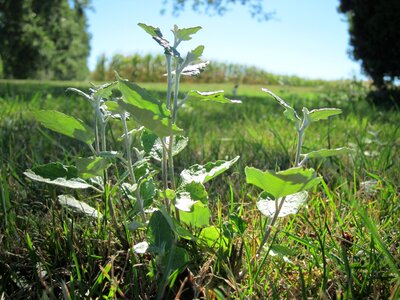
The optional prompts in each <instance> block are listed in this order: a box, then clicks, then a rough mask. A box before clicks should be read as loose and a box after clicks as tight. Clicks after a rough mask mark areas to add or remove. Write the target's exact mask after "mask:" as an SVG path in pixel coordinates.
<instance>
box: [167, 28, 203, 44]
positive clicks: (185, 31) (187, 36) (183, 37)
mask: <svg viewBox="0 0 400 300" xmlns="http://www.w3.org/2000/svg"><path fill="white" fill-rule="evenodd" d="M200 29H201V26H196V27H189V28H182V29H179V28H178V26H176V25H175V26H174V29H173V31H172V32H173V33H174V35H175V38H176V39H177V40H180V41H189V40H191V39H192V37H191V36H192V35H193V34H195V33H197V32H198V31H199V30H200Z"/></svg>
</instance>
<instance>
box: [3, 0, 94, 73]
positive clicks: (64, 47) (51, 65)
mask: <svg viewBox="0 0 400 300" xmlns="http://www.w3.org/2000/svg"><path fill="white" fill-rule="evenodd" d="M0 5H1V6H0V36H2V37H7V38H2V39H1V41H0V56H1V57H2V58H3V59H4V61H3V63H4V77H5V78H18V79H25V78H37V79H61V80H71V79H79V80H82V79H84V78H86V76H87V75H88V68H87V57H88V56H89V50H90V47H89V39H90V37H89V33H88V32H87V19H86V15H85V9H86V8H87V7H88V5H89V1H87V0H84V1H78V0H75V1H73V7H71V6H70V4H69V1H67V0H57V1H37V0H23V1H9V0H3V1H1V2H0Z"/></svg>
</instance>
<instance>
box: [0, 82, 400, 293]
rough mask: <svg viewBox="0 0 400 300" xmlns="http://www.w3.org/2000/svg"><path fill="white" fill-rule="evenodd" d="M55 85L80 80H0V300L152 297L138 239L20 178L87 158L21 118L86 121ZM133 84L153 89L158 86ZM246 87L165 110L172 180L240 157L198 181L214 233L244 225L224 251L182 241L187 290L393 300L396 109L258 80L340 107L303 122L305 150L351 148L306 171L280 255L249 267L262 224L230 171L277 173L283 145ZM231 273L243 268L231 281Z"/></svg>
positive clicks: (267, 107) (280, 125)
mask: <svg viewBox="0 0 400 300" xmlns="http://www.w3.org/2000/svg"><path fill="white" fill-rule="evenodd" d="M67 86H78V87H80V88H85V87H86V86H88V85H87V84H85V83H84V84H82V83H52V82H43V83H37V82H32V81H25V82H9V81H8V82H4V81H3V82H0V157H1V161H0V168H1V171H0V200H1V201H0V298H1V296H2V295H4V297H5V298H6V299H27V298H31V299H37V298H41V297H44V295H46V296H47V297H50V298H53V299H60V298H62V297H64V298H68V297H69V298H71V299H79V298H96V297H99V298H101V297H103V298H106V299H109V298H113V297H116V298H124V297H125V298H127V299H138V298H139V297H142V298H149V297H153V296H154V295H155V293H156V288H157V283H158V282H159V281H160V280H161V278H159V277H157V276H158V275H157V270H154V266H155V264H154V262H153V261H152V258H151V257H150V256H146V255H144V256H143V255H137V254H135V253H133V251H132V250H131V246H133V245H134V244H136V243H138V242H141V241H142V238H143V232H140V231H139V232H135V233H133V234H132V233H129V232H116V231H115V230H114V227H113V226H112V225H111V224H110V223H109V222H105V221H103V222H102V221H95V220H91V219H87V218H85V217H83V216H80V215H76V214H73V213H71V212H70V211H68V210H66V209H64V208H62V207H60V206H59V205H58V204H57V201H56V199H57V195H58V194H60V193H70V191H66V190H64V189H62V188H55V187H51V186H48V185H45V184H39V183H35V182H31V181H30V180H28V179H27V178H26V177H24V175H23V172H24V171H25V170H26V169H28V168H31V167H33V166H35V165H38V164H42V163H48V162H51V161H56V160H58V161H62V162H63V163H65V164H71V163H73V157H75V156H77V155H85V154H89V153H88V152H87V151H86V149H84V148H83V147H82V145H81V144H80V143H79V142H77V141H74V140H72V139H69V138H67V137H62V136H60V135H58V134H55V133H52V132H50V131H48V130H46V129H44V128H42V127H40V126H39V125H38V124H36V123H35V122H34V121H33V120H32V118H31V117H30V115H29V111H31V110H34V109H57V110H59V111H62V112H64V113H67V114H71V115H75V116H79V117H80V118H82V119H83V120H85V121H87V122H90V119H91V112H90V111H91V107H90V104H89V103H88V102H85V100H84V99H81V98H77V97H75V96H70V97H67V96H66V95H65V93H64V90H65V88H66V87H67ZM144 86H145V87H146V88H148V89H150V90H151V91H152V92H154V93H155V94H157V95H163V91H164V85H163V84H144ZM260 88H261V86H240V87H239V90H238V94H237V97H236V98H239V99H241V100H242V101H243V103H242V104H240V105H230V106H226V105H217V106H213V107H211V106H210V105H209V103H196V104H193V105H190V106H186V107H185V108H184V109H182V111H181V115H180V116H179V119H180V124H179V125H180V127H181V128H184V129H185V133H186V135H187V136H189V138H190V140H191V143H190V145H189V146H188V148H186V149H185V150H184V152H182V153H181V154H180V155H179V156H177V160H176V162H175V164H176V170H178V172H179V171H180V170H182V169H183V168H184V167H186V166H188V165H192V164H195V163H204V162H207V161H209V160H216V159H227V158H233V157H234V156H236V155H240V156H241V158H240V160H239V162H238V163H237V164H236V165H235V167H234V168H233V170H232V171H230V172H229V173H227V174H223V175H222V176H220V177H219V178H218V179H215V180H213V181H212V182H211V183H209V184H208V190H209V192H210V206H211V211H212V212H213V213H212V216H211V221H212V223H213V224H214V225H216V226H219V227H220V228H221V229H222V230H225V231H228V232H232V231H231V230H230V229H229V228H230V226H233V225H232V224H233V223H232V222H233V221H232V220H233V219H234V218H235V217H233V216H240V217H241V218H242V219H243V220H244V222H245V224H246V226H247V228H246V230H245V231H244V232H241V231H240V230H239V231H235V233H233V234H232V236H231V238H230V245H229V246H230V249H231V251H230V252H229V253H222V252H218V251H214V250H212V249H207V248H199V247H196V245H193V244H191V243H189V242H187V243H185V244H183V245H182V247H185V249H187V250H188V251H190V253H191V255H192V256H193V257H194V259H193V260H192V261H191V263H190V265H189V266H188V269H190V271H191V272H192V273H193V276H192V277H190V280H189V283H190V284H189V283H188V284H189V285H190V289H189V290H188V292H192V293H193V292H198V293H199V295H200V296H202V295H203V296H204V295H208V297H210V298H212V297H222V298H221V299H223V298H229V297H231V298H235V299H249V298H253V299H263V298H264V299H271V298H275V299H282V298H299V299H307V298H325V299H379V298H381V299H390V298H391V299H398V298H399V297H400V274H399V273H400V264H399V262H400V254H399V251H398V249H399V240H400V233H399V228H400V221H399V220H400V204H399V183H400V159H399V156H400V154H399V146H400V132H399V129H398V124H400V113H399V112H398V111H380V110H378V109H376V108H374V107H371V106H369V105H368V103H366V101H365V91H364V90H363V89H362V88H361V87H360V86H357V85H350V84H349V85H345V86H337V87H336V88H333V87H314V88H312V87H307V88H298V87H282V86H279V87H271V86H268V88H269V89H271V90H272V91H274V92H275V93H276V94H278V95H279V96H281V97H282V98H284V99H285V100H287V101H288V102H289V103H291V104H292V105H294V106H295V108H297V109H301V107H302V106H303V105H305V106H307V107H308V108H317V107H330V106H332V107H338V108H342V109H343V114H342V115H341V116H340V117H338V118H333V119H332V120H330V121H327V122H325V123H322V122H321V123H319V124H318V125H315V124H313V125H311V126H310V128H309V130H308V132H307V134H306V139H305V144H304V149H305V150H315V149H319V148H327V147H331V148H335V147H340V146H344V145H345V146H349V147H352V148H354V150H355V152H354V154H353V155H350V156H346V157H338V158H332V159H325V160H323V161H318V160H315V161H314V160H313V161H310V162H309V163H308V166H311V167H314V168H316V169H317V170H318V172H319V173H320V174H321V175H322V176H323V178H324V184H323V185H322V186H321V187H320V188H318V189H316V190H314V191H313V192H312V196H311V198H310V199H309V201H308V203H307V206H304V207H303V208H302V209H301V210H300V212H299V213H298V214H297V215H291V216H288V217H286V218H284V219H283V220H282V221H281V222H280V228H279V230H275V231H274V232H273V237H272V244H274V245H278V246H283V247H285V248H282V247H281V248H279V247H278V246H275V248H274V249H275V250H276V251H275V253H277V255H275V256H271V255H269V256H267V253H268V251H269V249H268V248H266V249H265V251H264V252H262V253H261V256H260V258H259V259H258V264H257V265H255V266H254V265H251V264H249V262H250V260H251V258H252V257H253V256H254V255H255V253H256V251H257V248H258V244H259V243H260V241H261V240H262V236H261V235H262V233H263V232H264V230H263V227H264V226H265V219H264V218H263V217H261V216H260V214H259V212H258V210H257V208H256V205H255V202H256V200H257V195H258V193H259V192H260V191H259V190H258V189H257V188H255V187H253V186H250V185H246V184H245V177H244V167H245V166H246V165H248V166H254V167H258V168H261V169H278V168H281V169H284V168H287V167H289V166H290V161H291V160H292V159H293V157H294V151H295V149H294V146H295V144H296V140H295V139H296V137H295V136H293V134H292V133H293V131H292V130H289V129H290V126H291V124H289V123H288V122H287V119H285V118H282V111H281V108H280V107H279V105H277V104H276V103H275V101H274V100H273V99H272V98H271V97H269V96H268V95H266V94H264V93H262V92H261V91H260V90H259V89H260ZM189 89H196V90H201V91H205V90H214V89H225V90H226V91H227V93H228V94H229V92H230V90H231V89H232V86H229V85H211V84H200V85H196V84H193V85H191V84H182V90H183V91H185V90H189ZM120 132H121V128H119V127H118V126H113V127H112V128H111V129H110V133H112V136H114V137H115V139H114V141H113V142H112V143H113V147H115V148H116V149H117V148H120V145H119V143H121V142H119V141H118V140H117V137H118V136H119V133H120ZM365 182H370V183H371V185H370V187H369V186H368V185H367V184H366V183H365ZM74 195H75V196H76V197H77V198H79V199H86V201H87V202H88V203H90V204H91V205H92V206H93V207H99V209H100V210H101V211H102V212H103V213H104V214H105V215H106V220H108V217H109V216H108V213H107V209H108V207H107V205H106V204H105V203H103V201H102V199H101V198H98V197H95V196H93V195H89V194H87V193H86V192H74ZM114 205H115V208H116V213H117V218H118V221H119V222H120V224H123V223H124V222H125V221H126V220H127V219H129V217H128V216H127V212H128V211H129V210H128V209H127V207H126V205H127V204H126V203H123V202H118V201H115V203H114ZM120 235H122V236H123V237H124V238H125V239H126V241H127V242H128V247H126V245H123V243H121V239H120V238H119V236H120ZM279 249H280V251H279ZM285 249H286V250H285ZM287 249H290V251H287ZM264 258H265V259H264ZM245 267H246V268H248V269H249V272H248V274H247V275H246V276H245V277H244V278H243V279H241V280H239V279H238V278H239V277H240V276H238V273H239V272H240V271H242V270H243V269H244V268H245ZM186 272H187V271H186ZM186 276H187V274H186ZM186 278H189V277H186ZM184 279H185V273H182V274H180V275H179V276H178V280H177V281H176V284H175V285H174V286H172V287H170V288H169V291H168V292H167V298H173V297H174V295H175V294H176V293H177V292H178V290H179V288H180V284H179V280H182V281H183V280H184ZM68 295H69V296H68ZM188 297H189V296H188ZM182 298H184V297H183V296H182ZM189 298H190V297H189Z"/></svg>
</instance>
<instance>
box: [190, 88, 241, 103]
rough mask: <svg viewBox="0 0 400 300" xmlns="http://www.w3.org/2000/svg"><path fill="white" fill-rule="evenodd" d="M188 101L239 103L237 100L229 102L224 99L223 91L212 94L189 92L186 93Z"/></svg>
mask: <svg viewBox="0 0 400 300" xmlns="http://www.w3.org/2000/svg"><path fill="white" fill-rule="evenodd" d="M187 100H188V101H212V102H218V103H241V101H238V100H230V99H228V98H225V93H224V91H223V90H221V91H214V92H199V91H194V90H191V91H189V92H188V93H187Z"/></svg>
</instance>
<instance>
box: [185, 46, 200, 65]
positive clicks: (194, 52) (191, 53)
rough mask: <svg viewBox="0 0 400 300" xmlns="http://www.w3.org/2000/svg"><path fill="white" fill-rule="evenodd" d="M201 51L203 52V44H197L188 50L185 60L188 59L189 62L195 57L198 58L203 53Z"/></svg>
mask: <svg viewBox="0 0 400 300" xmlns="http://www.w3.org/2000/svg"><path fill="white" fill-rule="evenodd" d="M203 52H204V46H203V45H200V46H197V47H196V48H195V49H193V50H191V51H189V53H188V54H187V56H186V59H185V61H188V62H189V63H190V62H192V61H195V60H196V59H199V58H200V57H201V56H202V55H203Z"/></svg>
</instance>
